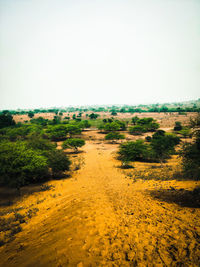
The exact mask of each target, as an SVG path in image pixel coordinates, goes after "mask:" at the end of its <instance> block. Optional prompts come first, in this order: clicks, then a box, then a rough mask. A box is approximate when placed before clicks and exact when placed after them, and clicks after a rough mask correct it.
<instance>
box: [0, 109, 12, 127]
mask: <svg viewBox="0 0 200 267" xmlns="http://www.w3.org/2000/svg"><path fill="white" fill-rule="evenodd" d="M13 125H15V121H14V120H13V116H12V115H11V114H10V113H9V112H8V113H2V114H0V129H1V128H4V127H9V126H13Z"/></svg>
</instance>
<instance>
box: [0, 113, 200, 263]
mask: <svg viewBox="0 0 200 267" xmlns="http://www.w3.org/2000/svg"><path fill="white" fill-rule="evenodd" d="M99 114H100V118H101V119H104V118H108V117H110V115H109V114H106V113H99ZM66 115H67V114H63V116H66ZM135 115H137V116H138V117H139V118H143V117H153V118H154V119H156V120H157V122H158V123H159V124H160V129H163V130H165V131H166V132H169V131H172V129H173V127H174V124H175V121H180V122H182V125H188V122H189V119H190V117H194V116H196V114H195V113H190V114H188V115H178V114H177V113H172V114H166V113H145V114H134V116H135ZM40 116H43V117H44V118H48V119H53V115H52V114H50V113H49V114H47V113H46V114H36V115H35V117H36V118H37V117H40ZM82 116H83V118H84V114H83V115H82ZM132 117H133V115H131V114H118V115H117V117H116V119H120V120H121V119H123V120H125V121H126V120H129V119H131V118H132ZM100 118H99V120H100ZM14 119H15V120H16V121H24V120H29V118H28V117H27V115H15V116H14ZM122 133H123V134H125V138H126V140H117V141H115V142H110V141H106V140H105V134H104V133H102V132H100V131H99V130H97V129H96V126H95V123H93V122H92V127H91V128H89V129H87V130H84V131H83V132H82V133H81V134H80V136H81V138H82V139H84V140H85V145H84V146H83V147H81V148H80V149H79V151H78V153H77V152H76V153H75V152H74V151H73V150H68V152H67V154H68V156H69V158H70V160H71V162H72V166H71V170H70V171H66V173H65V177H60V178H59V179H56V177H54V179H51V180H49V181H47V182H44V183H36V184H31V185H26V186H22V188H21V195H20V196H19V195H18V194H17V193H16V190H15V189H10V188H5V187H1V188H0V193H1V197H0V215H1V219H0V242H1V243H0V245H1V247H0V258H1V261H0V266H60V267H61V266H79V267H81V266H199V262H200V209H199V208H200V193H199V191H200V190H199V187H200V181H197V180H195V179H193V180H191V179H187V178H185V177H184V179H183V178H182V177H181V175H180V169H181V158H180V157H179V156H178V155H177V154H176V153H175V155H172V156H171V157H170V158H169V159H167V160H166V161H164V162H161V163H160V162H138V161H135V162H131V163H130V166H131V167H132V168H129V169H125V168H122V163H121V162H120V160H119V159H118V158H117V151H118V149H119V145H120V143H123V142H125V141H127V140H129V141H134V140H137V139H140V138H142V139H145V137H146V136H147V135H149V133H143V134H142V135H131V134H130V133H127V131H122ZM150 135H152V134H150ZM181 140H182V142H183V141H187V142H192V138H187V139H185V138H183V137H181ZM62 143H63V141H57V145H58V146H57V148H58V149H61V148H62ZM179 147H180V145H178V146H177V147H176V151H178V150H179Z"/></svg>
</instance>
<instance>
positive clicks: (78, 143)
mask: <svg viewBox="0 0 200 267" xmlns="http://www.w3.org/2000/svg"><path fill="white" fill-rule="evenodd" d="M84 145H85V140H83V139H80V138H71V139H67V140H66V141H64V142H63V144H62V148H63V149H66V148H73V149H74V150H75V151H77V150H78V147H82V146H84Z"/></svg>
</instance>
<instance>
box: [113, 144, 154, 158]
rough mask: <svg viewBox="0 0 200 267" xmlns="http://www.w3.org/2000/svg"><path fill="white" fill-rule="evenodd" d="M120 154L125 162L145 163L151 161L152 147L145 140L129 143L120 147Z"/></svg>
mask: <svg viewBox="0 0 200 267" xmlns="http://www.w3.org/2000/svg"><path fill="white" fill-rule="evenodd" d="M118 154H119V159H120V160H122V161H124V162H129V161H144V160H148V159H149V154H150V146H149V145H148V144H145V143H144V141H143V140H136V141H128V142H125V143H123V144H121V145H120V148H119V151H118Z"/></svg>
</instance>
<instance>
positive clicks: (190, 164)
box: [180, 113, 200, 180]
mask: <svg viewBox="0 0 200 267" xmlns="http://www.w3.org/2000/svg"><path fill="white" fill-rule="evenodd" d="M190 127H191V128H192V129H193V132H192V136H193V137H194V141H193V142H192V143H184V144H183V146H182V149H181V151H180V157H181V158H182V166H183V173H184V175H185V176H186V177H188V178H193V179H196V180H199V179H200V113H199V114H198V115H197V117H196V118H195V119H192V120H191V122H190Z"/></svg>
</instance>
